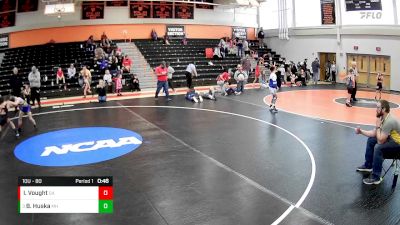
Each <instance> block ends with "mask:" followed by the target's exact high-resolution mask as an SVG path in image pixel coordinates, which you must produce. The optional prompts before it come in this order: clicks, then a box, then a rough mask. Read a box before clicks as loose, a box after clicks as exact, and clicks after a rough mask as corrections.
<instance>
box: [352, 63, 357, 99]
mask: <svg viewBox="0 0 400 225" xmlns="http://www.w3.org/2000/svg"><path fill="white" fill-rule="evenodd" d="M351 68H352V69H353V75H354V83H355V84H354V89H353V93H352V94H351V100H352V101H357V99H356V94H357V78H358V69H357V62H356V61H355V60H353V62H351Z"/></svg>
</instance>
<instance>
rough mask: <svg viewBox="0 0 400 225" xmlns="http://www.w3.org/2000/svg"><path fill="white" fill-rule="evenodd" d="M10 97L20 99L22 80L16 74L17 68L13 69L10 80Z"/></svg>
mask: <svg viewBox="0 0 400 225" xmlns="http://www.w3.org/2000/svg"><path fill="white" fill-rule="evenodd" d="M9 82H10V87H11V95H13V96H17V97H20V96H21V89H22V79H21V77H20V76H19V74H18V68H17V67H14V69H13V75H12V76H11V78H10V81H9Z"/></svg>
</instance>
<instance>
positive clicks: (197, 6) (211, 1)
mask: <svg viewBox="0 0 400 225" xmlns="http://www.w3.org/2000/svg"><path fill="white" fill-rule="evenodd" d="M196 2H205V3H214V0H196ZM196 8H198V9H214V6H213V5H206V4H196Z"/></svg>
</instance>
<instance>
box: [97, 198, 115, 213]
mask: <svg viewBox="0 0 400 225" xmlns="http://www.w3.org/2000/svg"><path fill="white" fill-rule="evenodd" d="M113 211H114V203H113V200H99V213H113Z"/></svg>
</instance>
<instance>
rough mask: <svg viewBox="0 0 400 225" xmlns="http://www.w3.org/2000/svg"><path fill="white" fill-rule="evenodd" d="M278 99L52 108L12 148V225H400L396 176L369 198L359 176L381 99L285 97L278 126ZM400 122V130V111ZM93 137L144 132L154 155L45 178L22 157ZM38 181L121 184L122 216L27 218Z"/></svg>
mask: <svg viewBox="0 0 400 225" xmlns="http://www.w3.org/2000/svg"><path fill="white" fill-rule="evenodd" d="M266 95H267V91H266V90H258V89H254V90H247V91H246V92H245V93H244V94H242V95H240V96H228V97H219V98H218V100H217V101H207V100H205V101H204V102H203V103H201V104H200V103H198V104H196V103H191V102H188V101H185V100H184V98H183V96H182V95H178V96H174V97H173V101H171V102H165V101H164V98H163V97H160V99H159V100H158V101H155V100H154V99H153V98H138V99H126V100H120V101H109V102H107V103H105V104H99V103H87V104H78V105H73V106H72V107H70V108H58V109H53V108H51V107H48V108H43V109H42V110H41V111H40V113H38V114H37V115H36V116H35V119H36V121H37V123H38V125H39V130H38V131H34V130H33V128H32V127H31V125H30V124H29V122H28V121H27V120H26V121H25V130H24V133H23V134H22V136H21V138H20V139H18V140H16V139H15V138H14V137H13V133H12V132H11V131H10V130H6V131H8V132H7V133H6V134H5V135H3V136H2V137H1V139H0V149H1V151H0V170H1V173H2V175H3V176H2V179H1V180H0V185H1V190H2V191H1V192H0V199H1V202H2V203H1V204H2V210H1V211H0V224H37V225H46V224H49V225H52V224H57V225H64V224H65V225H66V224H68V225H72V224H74V225H81V224H123V225H126V224H146V225H157V224H174V225H175V224H176V225H178V224H196V225H197V224H216V225H225V224H226V225H233V224H244V225H252V224H295V225H297V224H360V225H361V224H374V225H375V224H399V223H400V210H399V209H400V194H399V190H392V189H391V184H392V174H391V172H389V174H388V175H387V176H386V178H385V180H384V182H383V183H382V184H380V185H378V186H367V185H364V184H363V183H362V178H363V175H362V174H360V173H357V172H356V171H355V169H356V167H357V166H359V165H361V164H362V163H363V159H364V151H365V144H366V138H365V137H363V136H357V135H355V133H354V129H353V128H354V127H356V126H358V125H359V126H361V127H362V128H371V127H370V126H369V125H368V124H372V123H374V121H375V108H374V102H373V101H372V100H373V96H374V93H373V92H367V91H359V93H358V98H359V99H360V100H361V102H360V103H359V107H352V108H346V107H345V106H344V104H342V103H341V99H340V98H343V97H345V91H344V90H340V87H335V86H331V85H325V86H317V87H307V88H284V89H283V90H282V91H281V92H280V93H279V95H278V96H279V99H278V104H277V107H278V109H279V110H280V111H279V113H277V114H271V113H270V112H269V111H268V109H267V108H266V104H265V102H268V100H269V97H268V96H267V97H265V96H266ZM383 98H385V99H388V100H390V101H391V102H392V103H393V106H394V107H398V105H397V104H399V103H400V97H399V96H397V95H389V94H385V95H384V96H383ZM71 105H72V104H71ZM392 111H393V114H395V115H396V116H397V117H398V118H400V109H398V108H394V109H392ZM35 113H36V111H35ZM92 126H96V127H98V126H101V127H114V128H124V129H128V130H133V131H134V132H136V133H138V134H140V135H141V136H142V137H143V144H142V145H141V146H140V147H139V148H138V149H137V150H135V151H133V152H131V153H129V154H126V155H123V156H121V157H118V158H115V159H112V160H108V161H104V162H100V163H94V164H88V165H81V166H69V167H43V166H36V165H32V164H28V163H25V162H22V161H20V160H18V159H17V158H16V157H15V156H14V153H13V151H14V148H15V147H16V145H17V144H18V143H20V142H22V141H24V140H26V139H27V138H29V137H32V136H35V135H38V134H42V133H46V132H49V131H55V130H61V129H67V128H79V127H92ZM387 164H388V162H386V163H385V165H386V167H387ZM28 175H36V176H92V175H93V176H113V178H114V213H113V214H18V213H17V210H16V209H17V191H16V190H17V177H18V176H28ZM399 186H400V185H399ZM398 188H400V187H397V189H398Z"/></svg>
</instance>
